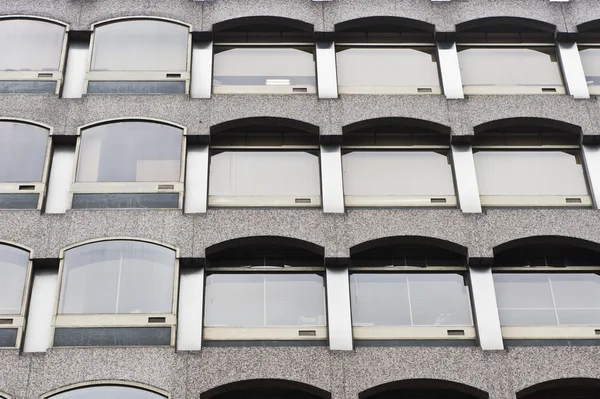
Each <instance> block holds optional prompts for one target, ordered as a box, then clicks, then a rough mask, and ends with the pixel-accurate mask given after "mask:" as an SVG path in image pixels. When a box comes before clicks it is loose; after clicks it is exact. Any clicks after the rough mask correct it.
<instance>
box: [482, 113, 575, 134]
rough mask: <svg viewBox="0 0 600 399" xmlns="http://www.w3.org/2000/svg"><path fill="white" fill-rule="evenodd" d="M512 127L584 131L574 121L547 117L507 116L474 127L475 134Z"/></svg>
mask: <svg viewBox="0 0 600 399" xmlns="http://www.w3.org/2000/svg"><path fill="white" fill-rule="evenodd" d="M511 127H537V128H547V129H553V130H560V131H563V132H565V133H569V134H577V135H580V134H581V133H582V129H581V126H578V125H574V124H572V123H568V122H564V121H560V120H556V119H547V118H526V117H518V118H506V119H498V120H494V121H490V122H485V123H482V124H480V125H477V126H475V127H473V131H474V132H475V134H480V133H485V132H486V131H489V130H492V129H501V128H511Z"/></svg>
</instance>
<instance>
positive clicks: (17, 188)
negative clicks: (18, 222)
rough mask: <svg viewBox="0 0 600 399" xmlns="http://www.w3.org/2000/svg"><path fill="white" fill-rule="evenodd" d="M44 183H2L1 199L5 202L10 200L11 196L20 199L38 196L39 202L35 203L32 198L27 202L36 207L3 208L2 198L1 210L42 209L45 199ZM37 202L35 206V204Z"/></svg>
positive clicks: (0, 189) (0, 200) (0, 202)
mask: <svg viewBox="0 0 600 399" xmlns="http://www.w3.org/2000/svg"><path fill="white" fill-rule="evenodd" d="M44 190H45V184H44V183H33V182H31V183H29V182H28V183H0V197H2V198H4V199H5V200H6V199H8V198H9V197H10V196H11V195H16V196H20V197H27V198H29V197H32V196H37V201H34V199H33V198H30V199H31V201H26V203H27V204H29V205H35V206H27V207H22V208H21V207H15V208H13V207H6V208H5V207H2V203H3V202H4V201H2V198H0V209H40V208H41V205H42V200H43V198H44ZM33 202H35V204H33Z"/></svg>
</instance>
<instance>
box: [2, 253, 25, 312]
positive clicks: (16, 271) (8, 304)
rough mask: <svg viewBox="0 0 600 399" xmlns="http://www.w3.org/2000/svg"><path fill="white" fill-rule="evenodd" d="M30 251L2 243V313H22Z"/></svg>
mask: <svg viewBox="0 0 600 399" xmlns="http://www.w3.org/2000/svg"><path fill="white" fill-rule="evenodd" d="M28 265H29V253H28V252H27V251H23V250H22V249H18V248H15V247H11V246H9V245H2V244H0V315H10V314H20V313H21V305H22V301H23V292H24V291H25V283H26V282H25V278H26V276H27V267H28Z"/></svg>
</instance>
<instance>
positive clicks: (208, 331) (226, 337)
mask: <svg viewBox="0 0 600 399" xmlns="http://www.w3.org/2000/svg"><path fill="white" fill-rule="evenodd" d="M203 331H204V339H205V340H207V341H239V340H247V341H254V340H281V341H290V340H293V341H298V340H325V339H327V327H323V326H320V327H316V326H304V327H303V326H294V327H204V330H203Z"/></svg>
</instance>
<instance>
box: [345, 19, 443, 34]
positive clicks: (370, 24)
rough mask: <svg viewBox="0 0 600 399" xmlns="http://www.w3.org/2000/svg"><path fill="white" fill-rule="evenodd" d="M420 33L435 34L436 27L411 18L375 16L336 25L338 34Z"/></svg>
mask: <svg viewBox="0 0 600 399" xmlns="http://www.w3.org/2000/svg"><path fill="white" fill-rule="evenodd" d="M415 30H416V31H420V32H427V33H433V32H434V31H435V25H433V24H431V23H429V22H424V21H419V20H416V19H411V18H403V17H391V16H374V17H364V18H356V19H351V20H348V21H344V22H339V23H337V24H335V31H336V32H350V31H376V32H389V31H415Z"/></svg>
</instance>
